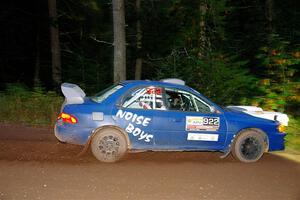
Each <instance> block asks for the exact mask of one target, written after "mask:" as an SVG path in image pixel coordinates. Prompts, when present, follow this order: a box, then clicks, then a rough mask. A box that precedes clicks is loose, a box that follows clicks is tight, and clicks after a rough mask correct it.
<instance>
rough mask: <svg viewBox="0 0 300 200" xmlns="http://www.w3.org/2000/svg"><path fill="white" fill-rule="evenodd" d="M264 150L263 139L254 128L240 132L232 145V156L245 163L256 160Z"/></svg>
mask: <svg viewBox="0 0 300 200" xmlns="http://www.w3.org/2000/svg"><path fill="white" fill-rule="evenodd" d="M264 151H265V141H264V137H263V135H262V134H261V133H259V132H256V131H254V130H246V131H244V132H242V133H241V134H240V135H239V136H238V137H237V138H236V140H235V141H234V143H233V146H232V154H233V156H234V157H235V158H236V159H238V160H240V161H242V162H246V163H250V162H256V161H258V160H259V159H260V158H261V157H262V155H263V153H264Z"/></svg>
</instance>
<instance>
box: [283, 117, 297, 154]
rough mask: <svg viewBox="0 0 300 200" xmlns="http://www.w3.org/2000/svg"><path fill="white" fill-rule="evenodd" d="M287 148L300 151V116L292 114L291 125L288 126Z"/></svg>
mask: <svg viewBox="0 0 300 200" xmlns="http://www.w3.org/2000/svg"><path fill="white" fill-rule="evenodd" d="M285 139H286V142H285V145H286V149H287V150H288V151H296V152H300V118H299V117H298V118H293V117H292V116H290V121H289V126H288V128H287V136H286V138H285Z"/></svg>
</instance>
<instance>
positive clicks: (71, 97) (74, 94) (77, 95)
mask: <svg viewBox="0 0 300 200" xmlns="http://www.w3.org/2000/svg"><path fill="white" fill-rule="evenodd" d="M61 91H62V93H63V94H64V96H65V98H66V104H82V103H83V102H84V97H85V93H84V91H83V90H82V89H81V88H80V87H79V86H78V85H76V84H72V83H63V84H61Z"/></svg>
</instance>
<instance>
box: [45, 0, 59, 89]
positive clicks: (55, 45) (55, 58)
mask: <svg viewBox="0 0 300 200" xmlns="http://www.w3.org/2000/svg"><path fill="white" fill-rule="evenodd" d="M48 7H49V18H50V38H51V55H52V79H53V84H54V86H55V87H57V86H58V85H60V84H61V60H60V46H59V32H58V24H57V12H56V0H48Z"/></svg>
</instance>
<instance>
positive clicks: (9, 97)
mask: <svg viewBox="0 0 300 200" xmlns="http://www.w3.org/2000/svg"><path fill="white" fill-rule="evenodd" d="M62 102H63V98H62V97H60V96H58V95H57V94H56V93H55V92H52V91H45V89H44V88H41V87H37V88H34V89H33V90H28V89H27V88H25V87H24V86H22V85H19V84H12V85H8V86H7V89H6V91H4V92H1V93H0V122H16V123H25V124H31V125H53V124H54V122H55V120H56V117H57V116H58V113H59V110H60V106H61V104H62Z"/></svg>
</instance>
